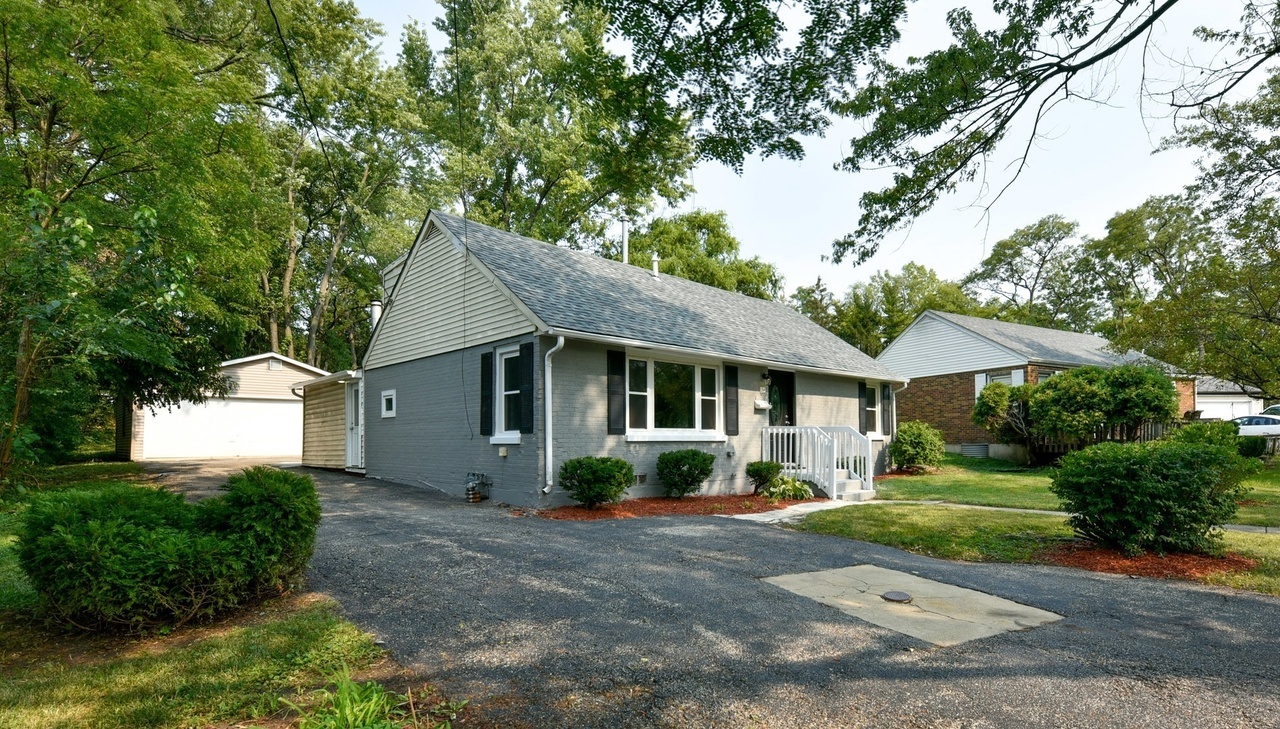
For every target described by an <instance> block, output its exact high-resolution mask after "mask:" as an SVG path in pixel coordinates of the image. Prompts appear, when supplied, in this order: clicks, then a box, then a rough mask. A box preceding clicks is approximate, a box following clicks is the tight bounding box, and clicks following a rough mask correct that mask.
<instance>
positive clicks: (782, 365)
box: [546, 327, 910, 384]
mask: <svg viewBox="0 0 1280 729" xmlns="http://www.w3.org/2000/svg"><path fill="white" fill-rule="evenodd" d="M546 333H547V334H549V335H551V336H553V337H568V338H570V339H581V340H584V341H588V342H599V343H601V344H614V345H617V346H620V347H634V348H636V349H653V350H658V351H663V352H671V353H673V354H684V355H692V356H698V357H720V358H723V359H731V360H734V361H735V362H742V363H744V364H752V365H759V366H761V367H774V368H777V369H784V370H794V371H796V372H808V373H812V374H817V375H836V376H839V377H857V378H862V379H872V380H883V381H885V382H902V383H904V384H905V383H906V382H909V381H910V379H909V378H903V377H884V376H881V375H872V374H864V373H858V372H851V371H848V370H829V369H823V368H822V367H812V366H809V365H799V364H793V363H790V362H775V361H772V360H767V359H757V358H754V357H743V356H741V355H737V354H729V353H726V352H710V351H707V350H705V349H693V348H691V347H679V346H675V345H671V344H659V343H657V342H645V341H642V340H639V339H627V338H625V337H614V336H609V335H607V334H591V333H590V332H580V331H576V330H573V329H561V328H559V327H548V328H547V330H546Z"/></svg>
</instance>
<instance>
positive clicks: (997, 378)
mask: <svg viewBox="0 0 1280 729" xmlns="http://www.w3.org/2000/svg"><path fill="white" fill-rule="evenodd" d="M992 382H999V383H1001V384H1004V385H1009V386H1010V387H1012V386H1013V373H1012V372H1004V373H999V374H996V373H989V374H988V375H987V384H988V385H989V384H991V383H992Z"/></svg>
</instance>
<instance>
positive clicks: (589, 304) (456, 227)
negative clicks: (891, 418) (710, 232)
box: [433, 211, 905, 381]
mask: <svg viewBox="0 0 1280 729" xmlns="http://www.w3.org/2000/svg"><path fill="white" fill-rule="evenodd" d="M433 214H434V216H435V218H436V220H438V221H439V222H440V223H441V224H442V225H444V226H445V227H446V228H448V229H449V231H450V232H451V233H453V235H454V236H455V237H457V238H458V240H464V239H465V241H466V244H467V247H468V248H469V249H470V251H471V253H472V254H473V255H475V256H476V258H478V259H480V261H481V262H483V263H484V264H485V265H486V266H488V267H489V269H490V270H492V271H493V273H494V275H495V276H497V277H498V279H499V280H500V281H502V283H503V284H504V285H506V287H507V288H509V289H510V290H511V292H512V293H513V294H515V295H516V296H517V297H518V298H519V299H520V300H521V301H522V302H523V303H524V305H525V306H527V307H529V309H530V311H532V312H533V313H534V314H536V315H537V316H538V317H539V318H540V319H542V321H544V322H545V323H546V324H547V325H548V326H551V327H555V328H562V329H568V330H574V331H579V332H584V333H589V334H596V335H603V336H610V337H619V338H623V339H632V340H636V341H640V342H648V343H652V344H655V345H669V346H673V347H681V348H687V349H692V350H697V351H700V352H706V353H708V354H713V355H717V356H722V357H730V358H732V357H740V358H744V359H751V360H761V361H765V362H771V363H778V364H783V365H797V366H802V367H813V368H818V369H824V370H832V371H836V372H844V373H850V374H855V375H862V376H867V377H872V378H876V379H885V380H896V381H902V380H903V379H905V378H903V377H902V376H900V375H896V374H894V373H893V372H891V371H890V370H889V369H888V368H886V367H885V366H884V365H882V364H880V363H879V362H876V361H875V360H874V359H872V358H871V357H868V356H867V355H866V354H864V353H863V352H862V351H861V350H859V349H857V348H856V347H853V346H852V345H850V344H848V343H846V342H845V341H844V340H842V339H840V338H839V337H837V336H836V335H834V334H832V333H831V332H828V331H827V330H826V329H823V328H822V327H820V326H818V325H817V324H814V323H813V322H812V321H810V320H809V319H808V318H807V317H805V316H804V315H803V314H800V313H799V312H797V311H796V310H794V309H792V308H791V307H789V306H786V305H785V304H781V303H778V302H773V301H764V300H762V299H755V298H752V297H749V296H744V295H742V294H738V293H735V292H732V291H724V290H722V289H717V288H714V287H712V286H706V285H704V284H700V283H696V282H693V281H688V280H686V279H682V278H679V277H676V276H668V275H665V274H664V275H661V276H659V277H658V278H654V277H653V276H652V275H651V273H650V271H649V270H648V269H644V268H640V267H638V266H629V265H625V264H623V263H620V262H618V261H610V260H608V259H604V258H600V257H599V256H594V255H591V254H589V253H584V252H581V251H575V250H571V249H568V248H561V247H558V246H555V245H550V244H548V243H544V242H542V241H538V240H534V239H533V238H526V237H524V236H520V235H516V234H514V233H508V232H506V231H502V230H498V229H496V228H491V227H489V226H486V225H481V224H479V223H474V222H465V223H464V221H463V219H462V218H459V217H457V216H454V215H449V214H446V213H441V212H438V211H436V212H434V213H433Z"/></svg>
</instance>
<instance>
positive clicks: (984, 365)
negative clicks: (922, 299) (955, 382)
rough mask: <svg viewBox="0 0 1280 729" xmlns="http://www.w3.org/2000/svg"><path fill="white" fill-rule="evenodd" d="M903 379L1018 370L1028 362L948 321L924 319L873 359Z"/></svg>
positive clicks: (918, 321)
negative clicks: (1006, 368) (995, 370)
mask: <svg viewBox="0 0 1280 729" xmlns="http://www.w3.org/2000/svg"><path fill="white" fill-rule="evenodd" d="M876 359H877V360H878V361H879V362H880V363H881V364H883V365H885V366H886V367H888V368H889V369H891V370H893V371H894V372H897V373H899V374H901V375H904V376H906V377H912V378H914V377H929V376H931V375H945V374H951V373H954V372H974V371H978V370H993V369H999V368H1001V367H1009V368H1013V367H1018V366H1022V365H1025V364H1026V363H1027V361H1026V359H1025V358H1021V357H1018V356H1017V355H1014V354H1012V353H1010V352H1008V351H1006V350H1005V349H1003V348H1001V347H998V346H996V345H994V344H992V343H991V342H988V341H987V340H985V339H983V338H981V337H979V336H977V335H976V334H973V333H971V332H967V331H965V330H964V329H961V328H960V327H957V326H954V325H952V324H950V323H948V322H945V321H942V320H940V319H936V318H933V317H929V316H925V317H923V318H921V319H919V320H917V321H916V322H915V323H914V324H912V325H911V326H910V327H909V328H908V329H907V331H905V332H903V333H902V334H901V335H900V336H899V337H898V338H897V339H895V340H893V343H892V344H890V345H889V347H888V348H887V349H885V351H883V352H881V353H880V356H879V357H877V358H876Z"/></svg>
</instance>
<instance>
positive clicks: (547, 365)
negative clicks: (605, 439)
mask: <svg viewBox="0 0 1280 729" xmlns="http://www.w3.org/2000/svg"><path fill="white" fill-rule="evenodd" d="M563 348H564V335H563V334H558V335H556V346H554V347H552V348H551V349H548V350H547V353H546V354H545V355H543V357H542V407H543V421H544V423H543V431H544V433H543V435H544V437H545V438H546V448H545V449H544V451H543V457H544V458H545V459H546V468H545V469H544V470H545V471H546V485H545V486H543V487H542V493H544V494H549V493H551V486H552V485H553V483H554V479H555V472H554V471H553V470H552V469H554V468H555V461H554V460H553V459H552V457H551V455H552V454H551V449H552V440H551V357H552V356H553V355H555V353H556V352H559V351H560V350H561V349H563Z"/></svg>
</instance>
